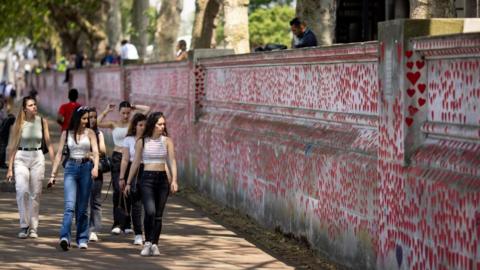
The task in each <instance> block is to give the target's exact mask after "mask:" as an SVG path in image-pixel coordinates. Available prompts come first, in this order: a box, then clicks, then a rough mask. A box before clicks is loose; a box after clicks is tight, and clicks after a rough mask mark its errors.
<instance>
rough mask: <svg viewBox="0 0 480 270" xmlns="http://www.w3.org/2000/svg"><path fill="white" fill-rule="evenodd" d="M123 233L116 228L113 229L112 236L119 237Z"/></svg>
mask: <svg viewBox="0 0 480 270" xmlns="http://www.w3.org/2000/svg"><path fill="white" fill-rule="evenodd" d="M121 232H122V230H120V228H119V227H115V228H113V229H112V234H115V235H119V234H120V233H121Z"/></svg>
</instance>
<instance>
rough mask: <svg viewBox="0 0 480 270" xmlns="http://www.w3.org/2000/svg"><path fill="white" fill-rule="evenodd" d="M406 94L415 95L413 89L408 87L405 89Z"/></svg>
mask: <svg viewBox="0 0 480 270" xmlns="http://www.w3.org/2000/svg"><path fill="white" fill-rule="evenodd" d="M407 94H408V96H409V97H413V95H415V89H412V88H408V89H407Z"/></svg>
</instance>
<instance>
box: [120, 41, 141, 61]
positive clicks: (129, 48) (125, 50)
mask: <svg viewBox="0 0 480 270" xmlns="http://www.w3.org/2000/svg"><path fill="white" fill-rule="evenodd" d="M120 56H121V57H122V61H124V60H138V58H139V57H138V52H137V48H135V45H133V44H132V43H130V42H128V40H122V48H121V50H120Z"/></svg>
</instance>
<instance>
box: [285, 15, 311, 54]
mask: <svg viewBox="0 0 480 270" xmlns="http://www.w3.org/2000/svg"><path fill="white" fill-rule="evenodd" d="M290 29H291V30H292V33H293V36H294V42H293V47H294V48H305V47H315V46H317V37H315V34H314V33H313V32H312V30H310V29H309V28H307V26H306V24H305V22H302V21H300V19H299V18H294V19H293V20H291V21H290Z"/></svg>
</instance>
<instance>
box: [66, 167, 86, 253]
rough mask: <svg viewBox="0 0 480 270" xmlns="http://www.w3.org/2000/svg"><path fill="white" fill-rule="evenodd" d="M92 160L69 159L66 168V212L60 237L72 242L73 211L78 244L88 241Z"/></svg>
mask: <svg viewBox="0 0 480 270" xmlns="http://www.w3.org/2000/svg"><path fill="white" fill-rule="evenodd" d="M92 168H93V163H92V162H85V163H75V162H74V161H68V162H67V164H66V165H65V170H64V200H65V201H64V212H63V223H62V228H61V229H60V238H64V237H65V238H67V239H68V241H69V242H70V238H71V226H72V219H73V213H74V212H75V214H76V216H75V221H76V223H77V238H76V242H77V244H80V243H87V242H88V200H89V198H90V193H91V186H92V175H91V171H92Z"/></svg>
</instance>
